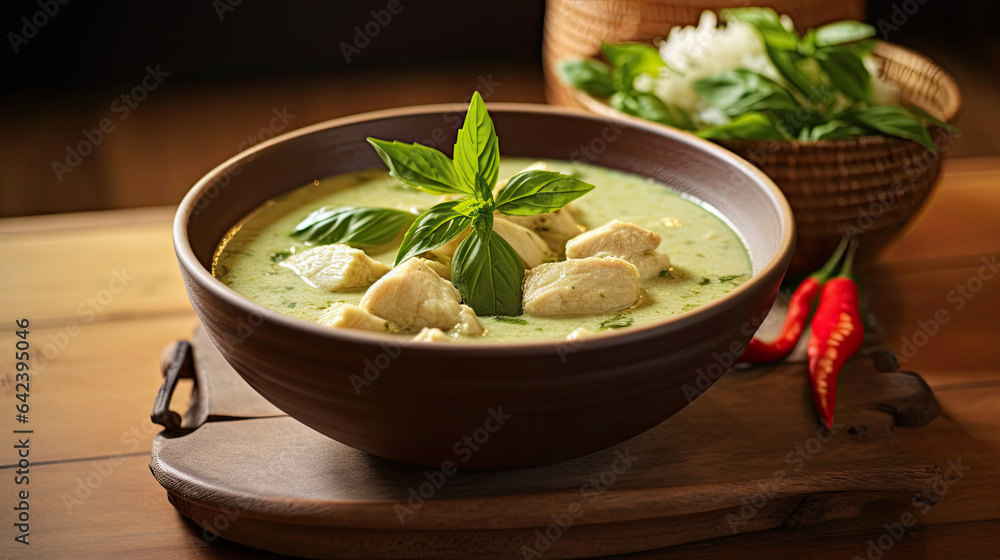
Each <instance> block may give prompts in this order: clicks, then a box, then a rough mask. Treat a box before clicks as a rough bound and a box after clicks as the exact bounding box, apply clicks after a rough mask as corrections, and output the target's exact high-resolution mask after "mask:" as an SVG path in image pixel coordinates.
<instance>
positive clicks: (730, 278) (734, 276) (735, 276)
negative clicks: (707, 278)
mask: <svg viewBox="0 0 1000 560" xmlns="http://www.w3.org/2000/svg"><path fill="white" fill-rule="evenodd" d="M746 277H747V275H746V274H731V275H729V276H719V282H733V281H734V280H739V279H741V278H746Z"/></svg>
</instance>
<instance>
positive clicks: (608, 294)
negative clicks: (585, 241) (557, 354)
mask: <svg viewBox="0 0 1000 560" xmlns="http://www.w3.org/2000/svg"><path fill="white" fill-rule="evenodd" d="M638 301H639V270H638V269H637V268H636V267H635V265H633V264H632V263H630V262H628V261H626V260H622V259H618V258H614V257H605V258H597V257H588V258H583V259H569V260H566V261H562V262H556V263H545V264H542V265H539V266H537V267H535V268H533V269H531V270H529V271H528V272H527V273H525V275H524V312H525V314H527V315H543V316H544V315H597V314H600V313H613V312H615V311H621V310H622V309H628V308H629V307H632V306H633V305H635V304H636V302H638Z"/></svg>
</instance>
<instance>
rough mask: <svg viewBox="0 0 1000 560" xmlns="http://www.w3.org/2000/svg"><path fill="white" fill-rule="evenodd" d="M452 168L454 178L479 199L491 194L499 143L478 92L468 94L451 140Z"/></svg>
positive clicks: (497, 164) (498, 160)
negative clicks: (468, 100)
mask: <svg viewBox="0 0 1000 560" xmlns="http://www.w3.org/2000/svg"><path fill="white" fill-rule="evenodd" d="M454 162H455V172H456V174H457V175H458V179H459V180H460V181H461V182H462V184H463V185H465V186H466V187H467V188H471V190H467V191H466V192H471V193H472V195H473V196H475V197H476V198H478V199H479V200H491V199H492V198H493V186H494V185H496V184H497V176H498V175H499V174H500V143H499V141H498V139H497V133H496V130H495V129H494V128H493V119H491V118H490V114H489V112H487V111H486V103H485V102H484V101H483V97H482V96H481V95H479V92H478V91H477V92H475V93H474V94H473V95H472V102H471V103H469V110H468V112H467V113H465V123H464V124H463V125H462V128H461V129H459V131H458V141H457V142H455V158H454Z"/></svg>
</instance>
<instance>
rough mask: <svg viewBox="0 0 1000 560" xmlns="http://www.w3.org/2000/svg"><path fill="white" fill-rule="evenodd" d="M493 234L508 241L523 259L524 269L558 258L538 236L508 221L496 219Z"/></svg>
mask: <svg viewBox="0 0 1000 560" xmlns="http://www.w3.org/2000/svg"><path fill="white" fill-rule="evenodd" d="M493 233H495V234H497V235H499V236H500V237H502V238H503V239H504V241H506V242H507V243H508V244H509V245H510V246H511V248H512V249H514V252H515V253H517V256H519V257H521V262H523V263H524V268H534V267H536V266H538V265H540V264H542V263H543V262H546V261H550V260H552V259H554V258H556V254H555V253H554V252H552V251H551V250H549V246H548V244H546V243H545V242H544V241H542V238H541V237H538V234H537V233H535V232H533V231H531V230H530V229H528V228H526V227H521V226H519V225H517V224H515V223H512V222H508V221H507V220H500V219H494V220H493Z"/></svg>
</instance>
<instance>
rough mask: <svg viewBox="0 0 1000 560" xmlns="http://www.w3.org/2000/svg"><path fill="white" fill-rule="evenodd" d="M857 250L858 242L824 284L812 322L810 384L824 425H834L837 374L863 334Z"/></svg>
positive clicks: (852, 246) (827, 426)
mask: <svg viewBox="0 0 1000 560" xmlns="http://www.w3.org/2000/svg"><path fill="white" fill-rule="evenodd" d="M856 250H857V244H856V243H852V244H851V250H850V251H849V252H848V253H847V258H846V259H845V260H844V267H843V269H842V270H841V272H840V274H839V275H838V276H837V277H836V278H833V279H831V280H830V281H828V282H827V283H826V284H825V285H824V286H823V291H822V293H821V294H820V298H819V307H818V308H817V309H816V315H815V316H814V317H813V320H812V323H811V326H812V334H811V335H810V336H809V346H808V355H809V388H810V390H811V393H812V398H813V405H814V406H815V407H816V411H817V412H818V413H819V417H820V421H821V422H823V425H824V426H826V428H827V429H830V428H831V427H833V410H834V405H835V404H836V401H837V375H839V374H840V369H841V368H842V367H843V366H844V363H845V362H847V359H848V358H850V357H851V356H853V355H854V354H855V353H856V352H857V351H858V350H859V349H860V348H861V343H862V341H863V340H864V337H865V332H864V325H863V324H862V322H861V312H860V310H859V308H858V285H857V284H856V283H855V282H854V280H853V279H851V265H852V264H853V262H854V252H855V251H856Z"/></svg>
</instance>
